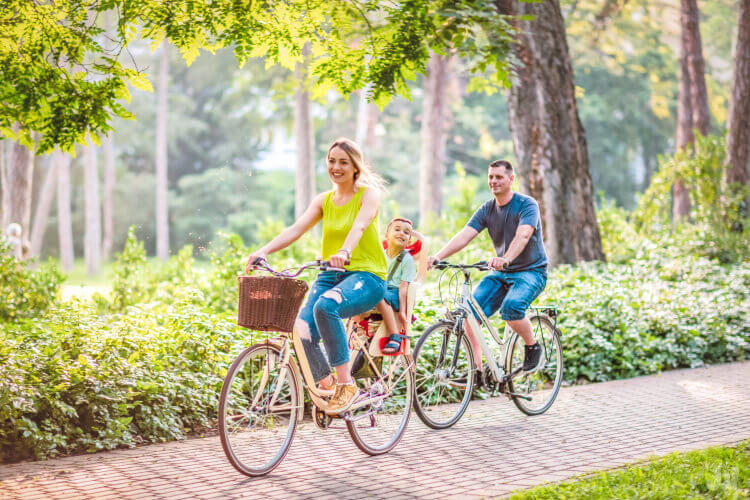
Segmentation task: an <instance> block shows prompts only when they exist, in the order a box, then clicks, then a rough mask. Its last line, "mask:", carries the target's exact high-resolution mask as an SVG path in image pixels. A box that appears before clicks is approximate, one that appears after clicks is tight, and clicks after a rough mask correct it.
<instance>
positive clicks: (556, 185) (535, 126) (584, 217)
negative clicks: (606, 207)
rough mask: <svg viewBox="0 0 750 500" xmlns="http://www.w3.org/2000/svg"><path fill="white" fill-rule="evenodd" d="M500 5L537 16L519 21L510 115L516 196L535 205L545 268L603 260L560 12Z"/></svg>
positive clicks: (552, 2)
mask: <svg viewBox="0 0 750 500" xmlns="http://www.w3.org/2000/svg"><path fill="white" fill-rule="evenodd" d="M498 3H499V5H500V6H501V8H502V7H505V8H506V9H509V10H510V12H509V13H512V14H515V15H529V14H530V15H533V16H535V18H534V20H532V21H522V20H518V21H516V22H517V24H518V28H519V29H520V31H519V34H518V40H517V41H518V42H519V43H518V44H517V45H516V48H515V50H516V55H517V57H518V59H519V61H520V62H521V63H522V64H523V66H522V67H521V68H519V71H518V75H517V77H516V81H514V82H513V86H512V87H511V89H510V98H509V100H508V111H509V118H510V119H509V121H510V130H511V134H512V136H513V144H514V146H515V151H516V156H517V158H518V168H517V174H518V176H519V177H520V184H521V189H522V191H525V192H526V193H528V194H529V195H531V196H533V197H534V198H535V199H536V200H537V202H538V203H539V208H540V211H541V216H542V227H543V231H544V242H545V247H546V250H547V255H548V258H549V262H550V264H551V265H553V266H554V265H557V264H562V263H573V262H578V261H582V260H584V261H586V260H603V259H604V251H603V250H602V243H601V237H600V235H599V225H598V223H597V221H596V213H595V211H594V201H593V190H592V184H591V174H590V172H589V156H588V149H587V145H586V134H585V132H584V129H583V125H581V120H580V118H579V116H578V109H577V104H576V98H575V87H574V83H573V68H572V65H571V61H570V55H569V52H568V43H567V40H566V37H565V24H564V22H563V18H562V13H561V12H560V5H559V3H558V2H557V1H556V0H544V1H541V2H539V3H525V2H519V1H508V0H505V1H499V2H498ZM506 12H508V10H506Z"/></svg>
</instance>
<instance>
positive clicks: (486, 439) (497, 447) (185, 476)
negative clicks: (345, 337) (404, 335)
mask: <svg viewBox="0 0 750 500" xmlns="http://www.w3.org/2000/svg"><path fill="white" fill-rule="evenodd" d="M747 438H750V362H744V363H733V364H728V365H721V366H714V367H710V368H698V369H694V370H680V371H673V372H668V373H664V374H662V375H656V376H650V377H641V378H635V379H630V380H621V381H616V382H607V383H603V384H592V385H587V386H580V387H573V388H567V389H563V390H562V391H561V393H560V395H559V396H558V400H557V402H556V403H555V404H554V406H553V407H552V409H551V410H550V411H549V412H548V413H547V414H545V415H542V416H537V417H526V416H524V415H523V414H521V413H520V412H519V411H518V410H516V408H515V406H514V405H513V404H512V403H511V402H510V401H508V400H507V399H505V398H494V399H491V400H487V401H474V402H472V403H471V405H470V406H469V410H468V411H467V413H466V414H465V415H464V417H463V419H462V420H461V421H460V422H459V423H458V424H457V426H456V427H454V428H453V429H449V430H444V431H434V430H430V429H428V428H427V427H425V426H424V425H422V423H421V422H420V421H419V420H418V418H417V417H416V416H413V419H412V421H411V422H410V424H409V427H408V428H407V431H406V436H405V438H404V440H403V441H402V442H401V443H400V444H399V445H398V446H397V447H396V449H395V450H394V451H393V452H391V453H390V454H387V455H383V456H380V457H368V456H366V455H364V454H362V453H361V452H360V451H359V450H358V449H357V448H356V447H355V446H354V444H353V442H352V441H351V439H350V438H349V435H348V433H347V432H346V431H345V430H328V431H325V432H323V431H318V430H315V429H313V428H312V424H309V423H306V424H305V425H304V426H303V427H302V428H301V429H300V431H299V432H298V433H297V436H296V437H295V440H294V443H293V444H292V449H291V451H290V452H289V454H288V455H287V457H286V459H285V461H284V462H283V463H282V464H281V465H280V466H279V467H278V468H277V469H276V470H275V471H274V472H273V473H272V474H271V475H269V476H266V477H263V478H254V479H250V478H247V477H245V476H242V475H240V474H238V473H237V472H235V470H234V469H233V468H232V467H231V466H230V465H229V463H228V462H227V461H226V459H225V458H224V455H223V452H222V450H221V445H220V444H219V440H218V438H206V439H193V440H189V441H184V442H177V443H169V444H165V445H154V446H147V447H141V448H138V449H134V450H118V451H113V452H107V453H99V454H96V455H85V456H76V457H70V458H62V459H56V460H48V461H43V462H31V463H25V464H17V465H9V466H2V467H0V498H106V497H108V498H159V497H164V498H170V499H176V498H237V497H243V498H267V497H270V498H281V497H287V498H310V497H319V498H325V497H333V496H343V497H351V498H363V497H376V498H389V499H390V498H395V497H421V498H445V497H482V496H493V495H494V496H496V495H501V494H503V493H507V492H508V491H512V490H515V489H519V488H526V487H529V486H532V485H536V484H540V483H542V482H544V481H556V480H561V479H564V478H567V477H570V476H575V475H578V474H581V473H584V472H589V471H592V470H597V469H605V468H610V467H615V466H619V465H622V464H625V463H628V462H632V461H634V460H637V459H642V458H646V457H648V456H649V455H651V454H657V455H661V454H665V453H667V452H670V451H673V450H689V449H697V448H704V447H707V446H711V445H715V444H726V443H736V442H738V441H741V440H744V439H747Z"/></svg>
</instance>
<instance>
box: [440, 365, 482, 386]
mask: <svg viewBox="0 0 750 500" xmlns="http://www.w3.org/2000/svg"><path fill="white" fill-rule="evenodd" d="M448 384H449V385H451V386H453V387H458V388H463V387H466V375H463V376H461V377H458V378H456V379H453V380H450V381H449V382H448ZM483 386H484V379H483V378H482V372H481V371H479V370H474V389H479V388H480V387H483Z"/></svg>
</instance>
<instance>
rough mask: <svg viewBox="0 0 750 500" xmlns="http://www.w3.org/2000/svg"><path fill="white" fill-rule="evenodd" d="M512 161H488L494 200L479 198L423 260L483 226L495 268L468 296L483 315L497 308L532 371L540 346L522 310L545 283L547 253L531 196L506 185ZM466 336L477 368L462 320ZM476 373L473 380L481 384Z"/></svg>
mask: <svg viewBox="0 0 750 500" xmlns="http://www.w3.org/2000/svg"><path fill="white" fill-rule="evenodd" d="M514 178H515V176H514V172H513V166H512V165H511V164H510V162H508V161H506V160H495V161H493V162H492V163H490V166H489V168H488V171H487V181H488V184H489V187H490V191H491V192H492V194H493V196H494V199H492V200H490V201H488V202H486V203H484V204H483V205H482V206H481V207H479V209H478V210H477V211H476V212H475V213H474V215H473V216H472V217H471V219H470V220H469V222H468V223H467V224H466V227H464V228H463V229H462V230H461V231H459V232H458V234H456V235H455V236H454V237H453V238H452V239H451V240H450V241H449V242H448V244H447V245H445V246H444V247H443V248H442V249H441V250H440V251H439V252H438V253H436V254H435V255H434V256H432V257H429V259H428V261H427V262H428V265H429V266H430V267H431V266H432V264H433V263H434V262H436V261H438V260H443V259H447V258H448V257H450V256H451V255H453V254H454V253H456V252H458V251H460V250H461V249H463V248H464V247H465V246H466V245H468V244H469V242H471V240H473V239H474V238H475V237H476V236H477V235H478V234H479V233H480V232H482V231H483V230H484V229H487V231H489V233H490V238H491V239H492V244H493V245H494V247H495V253H496V254H497V257H492V258H491V259H490V260H489V265H490V267H492V268H494V269H496V271H493V272H492V273H491V274H489V275H487V276H485V277H484V278H483V279H482V281H481V282H480V283H479V286H477V288H476V290H475V291H474V299H475V300H476V302H477V304H479V306H480V307H481V308H482V312H484V314H485V315H486V316H487V317H488V318H489V317H490V316H492V315H493V314H494V313H495V312H496V311H497V310H498V309H499V310H500V314H501V316H502V318H503V320H505V321H506V322H507V323H508V325H509V326H510V327H511V329H512V330H513V331H514V332H516V333H517V334H518V335H519V336H520V337H521V338H522V339H523V341H524V343H525V344H526V346H525V357H524V362H523V370H525V371H533V370H535V369H536V368H537V367H538V365H539V363H540V361H541V354H542V349H541V347H540V346H539V345H538V344H537V342H536V340H535V339H534V334H533V333H532V329H531V323H530V322H529V320H528V319H527V318H526V309H528V307H529V306H530V305H531V303H532V302H533V301H534V299H536V298H537V297H538V296H539V294H540V293H542V290H544V287H545V285H546V284H547V253H546V252H545V251H544V242H543V241H542V219H541V217H540V215H539V205H537V203H536V201H535V200H534V198H532V197H530V196H526V195H523V194H520V193H514V192H513V190H512V186H513V179H514ZM464 324H465V325H467V334H468V335H467V336H468V338H469V341H470V342H471V344H472V347H473V350H474V361H475V362H476V365H477V367H479V370H478V371H477V372H476V373H477V375H479V374H480V373H481V367H482V351H481V348H480V346H479V342H478V341H477V335H479V333H480V332H473V331H471V328H470V326H468V325H469V323H468V322H466V323H464ZM481 380H482V379H481V376H478V377H477V382H478V383H481Z"/></svg>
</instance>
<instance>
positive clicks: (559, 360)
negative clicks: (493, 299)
mask: <svg viewBox="0 0 750 500" xmlns="http://www.w3.org/2000/svg"><path fill="white" fill-rule="evenodd" d="M529 320H530V321H531V325H532V331H533V332H534V337H535V338H536V339H537V342H539V343H540V344H542V347H543V349H544V353H543V355H544V356H545V366H544V368H542V369H541V370H538V371H535V372H532V373H531V374H527V375H524V374H520V375H519V376H516V377H514V378H512V379H510V380H508V392H509V393H510V394H511V397H512V399H513V403H514V404H515V405H516V407H517V408H518V409H519V410H521V411H522V412H523V413H525V414H526V415H541V414H542V413H544V412H546V411H547V410H548V409H549V408H550V407H551V406H552V403H554V402H555V399H556V398H557V394H558V392H559V391H560V386H561V385H562V378H563V373H564V369H565V366H564V358H563V350H562V341H561V334H560V330H558V329H557V328H555V326H554V325H553V324H552V322H551V321H550V320H549V318H547V316H544V315H534V316H531V317H530V318H529ZM523 346H524V342H523V339H521V338H520V337H519V336H518V334H516V333H514V334H513V337H512V338H511V339H510V341H509V344H508V351H507V357H506V371H507V373H513V370H514V369H515V368H516V367H518V366H520V365H522V364H523ZM553 347H554V349H552V348H553ZM550 352H553V355H552V356H550V354H549V353H550ZM514 365H515V366H514ZM553 373H554V377H551V374H553ZM524 383H526V384H528V385H527V386H526V387H525V388H524V385H523V384H524ZM548 385H551V387H547V388H545V386H548ZM536 387H540V391H539V392H538V393H537V396H536V397H537V398H538V399H535V398H534V396H530V394H531V393H532V390H531V389H534V388H536ZM514 394H516V395H514ZM520 394H523V395H524V396H526V397H532V399H534V401H533V403H536V405H534V404H532V403H530V402H529V401H528V400H526V399H524V398H523V397H521V395H520Z"/></svg>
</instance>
